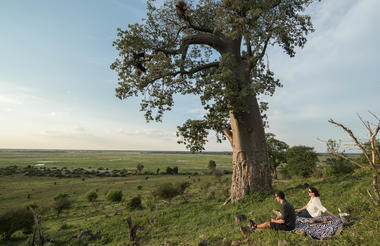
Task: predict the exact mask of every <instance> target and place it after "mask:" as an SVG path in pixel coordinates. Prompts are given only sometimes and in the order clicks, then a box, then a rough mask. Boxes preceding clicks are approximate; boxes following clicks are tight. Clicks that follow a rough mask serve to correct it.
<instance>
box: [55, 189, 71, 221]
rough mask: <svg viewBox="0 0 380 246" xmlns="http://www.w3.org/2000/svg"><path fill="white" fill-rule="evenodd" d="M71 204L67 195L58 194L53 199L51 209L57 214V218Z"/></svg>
mask: <svg viewBox="0 0 380 246" xmlns="http://www.w3.org/2000/svg"><path fill="white" fill-rule="evenodd" d="M71 203H72V202H71V200H69V195H68V194H58V195H57V196H55V197H54V199H53V203H52V205H51V207H52V209H53V210H55V211H56V212H57V216H59V215H60V213H61V212H62V211H63V210H64V209H69V208H70V207H71Z"/></svg>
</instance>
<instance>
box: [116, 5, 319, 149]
mask: <svg viewBox="0 0 380 246" xmlns="http://www.w3.org/2000/svg"><path fill="white" fill-rule="evenodd" d="M312 2H313V0H222V1H216V0H199V1H196V2H194V1H186V2H184V1H174V0H168V1H165V3H164V4H163V5H162V6H161V7H158V6H157V4H156V3H155V1H154V0H148V1H147V16H146V18H145V19H144V20H143V21H142V22H141V23H136V24H132V25H129V26H128V28H127V29H126V30H122V29H118V38H117V39H116V40H115V41H114V43H113V45H114V46H115V47H116V49H117V50H118V52H119V57H118V58H117V59H116V61H115V62H114V63H113V64H112V65H111V68H112V69H113V70H115V71H116V72H117V73H118V77H119V87H118V88H117V89H116V95H117V97H118V98H120V99H126V98H128V97H131V96H142V98H143V99H142V101H141V110H142V111H144V112H145V118H146V120H147V121H151V120H155V121H161V120H162V116H163V114H164V112H165V111H168V110H171V108H172V107H173V104H174V100H173V95H175V94H182V95H186V94H195V95H199V97H200V101H201V103H202V105H203V107H204V109H205V110H206V112H207V113H206V114H205V115H204V117H203V119H196V120H187V121H186V122H185V123H184V124H183V125H182V126H180V127H178V132H177V135H178V136H182V140H180V141H179V142H180V143H184V144H185V145H186V147H187V148H188V149H190V150H191V151H201V150H203V149H204V145H205V143H206V142H207V136H208V134H209V132H210V130H213V131H215V132H216V133H217V139H218V141H222V140H224V139H226V138H229V134H227V133H226V132H227V131H228V130H230V129H231V126H230V115H229V114H230V112H233V113H234V115H235V116H237V117H239V114H241V113H245V112H247V111H250V110H251V108H250V106H249V105H248V104H247V103H246V101H247V97H248V96H254V97H257V96H259V95H262V94H267V95H273V93H274V91H275V88H276V87H278V86H281V84H280V82H279V80H278V79H275V77H274V74H273V72H272V71H271V70H270V68H269V65H268V64H267V61H265V59H264V58H265V54H266V52H267V49H268V46H270V45H278V46H280V47H281V48H282V49H283V50H284V52H285V53H287V54H288V55H289V56H291V57H292V56H294V55H295V48H296V47H297V46H298V47H303V46H304V44H305V43H306V35H307V34H308V33H309V32H311V31H313V27H312V24H311V21H310V17H309V16H308V15H305V14H303V11H304V10H305V8H306V7H307V6H308V5H309V4H310V3H312ZM242 73H244V74H245V73H246V74H247V76H246V77H245V78H244V79H245V80H246V81H243V80H244V79H242V77H241V76H239V75H240V74H242ZM265 108H266V104H265V103H262V104H261V109H262V110H265Z"/></svg>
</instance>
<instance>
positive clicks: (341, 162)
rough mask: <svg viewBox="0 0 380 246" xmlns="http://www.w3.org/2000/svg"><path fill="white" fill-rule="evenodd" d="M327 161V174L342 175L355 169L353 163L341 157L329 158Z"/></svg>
mask: <svg viewBox="0 0 380 246" xmlns="http://www.w3.org/2000/svg"><path fill="white" fill-rule="evenodd" d="M325 163H326V165H327V168H326V170H325V173H324V175H325V176H341V175H345V174H348V173H352V172H353V171H354V167H353V166H352V164H351V163H350V162H349V161H347V160H345V159H343V158H341V157H339V158H335V157H332V158H327V159H326V160H325Z"/></svg>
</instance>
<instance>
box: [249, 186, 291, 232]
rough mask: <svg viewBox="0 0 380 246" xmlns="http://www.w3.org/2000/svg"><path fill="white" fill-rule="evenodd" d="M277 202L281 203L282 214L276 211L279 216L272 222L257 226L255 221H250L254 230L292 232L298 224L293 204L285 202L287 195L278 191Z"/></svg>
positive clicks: (276, 194)
mask: <svg viewBox="0 0 380 246" xmlns="http://www.w3.org/2000/svg"><path fill="white" fill-rule="evenodd" d="M275 197H276V201H277V202H279V203H281V205H282V209H281V212H277V211H274V212H275V213H276V214H277V218H276V219H274V218H272V219H271V221H270V222H269V221H268V222H265V223H262V224H260V225H256V223H255V222H253V220H249V223H250V226H251V228H252V229H253V230H256V229H264V228H272V229H274V230H283V231H291V230H293V229H294V227H295V224H296V213H295V211H294V208H293V206H292V204H290V203H289V202H288V201H286V200H285V194H284V192H283V191H277V192H276V193H275Z"/></svg>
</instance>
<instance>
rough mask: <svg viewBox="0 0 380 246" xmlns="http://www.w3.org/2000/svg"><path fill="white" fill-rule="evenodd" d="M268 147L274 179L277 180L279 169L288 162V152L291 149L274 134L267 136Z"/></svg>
mask: <svg viewBox="0 0 380 246" xmlns="http://www.w3.org/2000/svg"><path fill="white" fill-rule="evenodd" d="M265 136H266V138H267V145H268V156H269V162H270V169H271V172H272V177H273V179H277V167H278V166H279V165H280V164H281V163H284V162H286V151H287V149H289V145H287V144H286V143H285V142H283V141H280V140H278V139H276V138H274V137H275V135H274V134H273V133H267V134H265Z"/></svg>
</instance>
